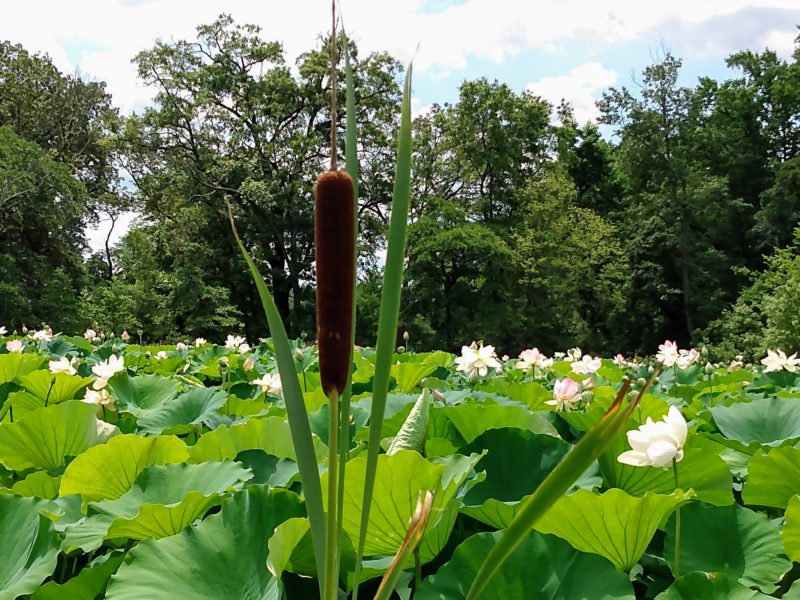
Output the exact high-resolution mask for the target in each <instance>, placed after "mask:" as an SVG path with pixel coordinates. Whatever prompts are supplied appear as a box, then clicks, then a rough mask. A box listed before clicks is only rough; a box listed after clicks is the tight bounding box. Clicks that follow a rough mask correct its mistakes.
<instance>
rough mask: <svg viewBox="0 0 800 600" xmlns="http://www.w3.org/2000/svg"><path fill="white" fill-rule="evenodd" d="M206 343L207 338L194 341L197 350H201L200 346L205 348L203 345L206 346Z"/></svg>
mask: <svg viewBox="0 0 800 600" xmlns="http://www.w3.org/2000/svg"><path fill="white" fill-rule="evenodd" d="M206 343H207V342H206V338H196V339H195V340H194V347H195V348H199V347H200V346H203V345H205V344H206Z"/></svg>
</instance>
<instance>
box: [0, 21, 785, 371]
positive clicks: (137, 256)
mask: <svg viewBox="0 0 800 600" xmlns="http://www.w3.org/2000/svg"><path fill="white" fill-rule="evenodd" d="M798 41H800V40H798ZM323 48H324V46H323V45H322V42H320V45H319V46H318V47H317V48H315V49H313V50H310V51H309V52H307V53H305V54H303V55H302V56H300V57H299V58H298V60H297V63H296V64H295V65H294V66H291V65H289V64H287V63H286V61H285V59H284V53H283V49H282V47H281V45H280V44H279V43H276V42H268V41H265V40H262V39H261V37H260V34H259V31H258V29H257V28H255V27H251V26H239V25H237V24H235V23H234V22H233V21H232V19H231V18H230V17H227V16H223V17H220V19H219V20H217V21H216V22H214V23H212V24H210V25H207V26H201V27H199V28H198V33H197V37H196V39H193V40H186V41H178V42H159V43H157V44H156V45H155V46H154V47H153V48H151V49H148V50H144V51H142V52H141V53H139V54H138V55H137V56H136V57H135V59H134V60H135V63H136V65H137V67H138V71H139V76H140V78H141V81H142V82H143V83H144V84H146V85H148V86H150V87H151V88H152V89H153V90H154V92H155V98H154V101H153V103H152V105H151V106H149V107H147V108H145V109H144V110H142V111H141V112H139V113H137V114H134V115H131V116H124V115H121V114H120V113H119V111H118V110H116V109H115V108H114V106H113V104H112V100H111V98H110V97H109V96H108V94H107V93H106V92H105V89H104V85H103V84H102V83H98V82H90V81H85V80H82V79H81V78H80V77H76V76H71V75H65V74H62V73H60V72H58V70H57V69H55V67H54V66H53V65H52V63H51V62H50V60H49V59H48V58H47V57H46V56H40V55H33V54H30V53H28V52H26V51H25V50H24V49H23V48H21V47H20V46H16V45H12V44H10V43H3V44H1V45H0V299H1V301H0V324H3V325H6V326H7V327H8V328H9V329H13V328H19V327H21V326H22V325H23V324H26V325H28V326H33V325H37V326H38V325H39V324H41V323H42V322H46V323H48V324H50V325H51V326H52V327H54V328H55V329H60V330H64V331H70V332H72V331H78V330H81V329H82V328H84V327H87V326H93V327H94V328H99V329H101V330H105V331H114V332H119V331H121V330H122V329H123V328H125V329H128V330H129V331H137V330H142V331H143V332H144V333H143V335H144V337H145V338H146V339H151V340H175V339H178V338H183V337H189V336H191V337H194V336H202V337H207V338H209V339H217V338H220V337H224V335H225V334H227V333H228V332H230V331H233V330H242V331H243V332H245V333H246V334H247V335H248V337H250V338H252V339H255V338H257V337H259V336H264V335H266V334H267V329H266V324H265V322H264V318H263V314H262V312H261V308H260V304H259V301H258V298H257V295H256V293H255V290H254V288H253V286H252V283H251V280H250V277H249V274H248V272H247V269H246V267H245V265H244V264H243V263H242V261H241V259H240V255H239V253H238V252H237V250H236V248H235V246H234V242H233V238H232V236H231V233H230V230H229V227H228V226H227V224H226V222H225V220H224V216H223V214H222V212H223V210H224V207H225V203H226V201H227V202H230V204H231V206H232V207H233V210H234V212H235V215H236V218H237V220H238V223H239V228H240V232H241V234H242V236H243V237H244V239H245V240H247V243H248V245H249V249H250V251H251V253H252V254H253V256H254V258H255V259H256V260H257V262H258V263H259V265H260V268H261V270H262V274H263V275H264V276H265V278H266V279H267V281H268V283H269V284H270V286H271V288H272V290H273V293H274V295H275V299H276V302H277V304H278V307H279V309H280V310H281V312H282V314H283V316H284V319H285V321H286V323H287V326H288V328H289V330H290V333H291V334H292V335H302V334H306V335H307V336H308V337H309V339H313V332H314V321H313V319H314V307H313V302H314V288H313V280H314V269H313V252H314V249H313V245H312V242H313V235H312V219H313V214H312V212H313V211H312V199H311V198H312V188H313V182H314V180H315V178H316V175H317V174H318V172H319V171H320V170H321V169H323V168H324V165H325V157H326V155H327V152H328V150H327V143H328V140H329V139H330V136H329V134H330V127H331V119H330V113H329V110H328V101H329V89H328V77H327V69H328V64H327V61H328V54H327V51H326V50H324V49H323ZM350 53H351V57H352V59H353V60H352V64H353V68H354V73H355V84H356V111H357V114H356V119H357V121H358V123H359V130H360V140H359V145H360V147H359V152H360V156H359V158H360V168H361V174H362V175H361V178H360V182H359V183H360V189H359V205H360V210H359V216H360V226H361V239H360V248H359V256H360V258H359V263H360V274H361V275H360V284H359V295H358V302H359V325H358V332H357V336H358V341H359V342H360V343H363V344H372V343H374V335H375V323H376V321H377V313H378V308H379V296H380V283H381V282H380V277H381V270H380V269H381V262H380V258H379V257H380V256H381V249H382V247H383V242H384V237H383V236H384V232H385V229H386V226H387V221H388V211H389V209H390V200H391V186H392V176H393V172H394V169H393V159H394V152H393V147H394V138H395V134H396V129H397V124H398V123H397V118H398V114H399V108H398V105H399V98H400V90H399V86H398V81H399V79H400V77H401V74H402V68H401V65H400V64H399V63H398V62H397V61H396V60H395V59H393V58H392V57H391V56H389V55H387V54H385V53H374V54H370V55H368V56H362V55H360V54H359V52H358V49H357V48H356V47H355V46H354V45H353V44H352V43H351V45H350ZM799 60H800V44H798V46H797V48H796V50H795V52H794V55H793V57H792V58H791V59H790V60H788V61H786V60H782V59H780V58H779V57H778V56H777V55H776V54H775V53H774V52H772V51H770V50H764V51H762V52H759V53H754V52H750V51H746V52H739V53H736V54H734V55H732V56H730V57H729V58H728V59H727V63H728V66H729V67H731V68H732V69H733V73H735V76H734V77H733V78H731V79H728V80H726V81H715V80H713V79H710V78H700V79H699V80H698V81H697V83H696V84H695V85H694V86H693V87H684V86H681V85H679V84H678V79H679V72H680V68H681V62H680V60H678V59H677V58H675V57H673V56H672V55H670V54H669V53H666V54H665V55H664V56H663V57H661V59H660V60H659V61H658V62H657V63H656V64H653V65H652V66H650V67H648V68H647V69H645V70H644V72H643V73H642V74H641V75H640V77H639V78H638V80H637V85H636V87H635V89H634V90H629V89H626V88H625V87H621V88H612V89H609V90H607V91H606V92H605V93H604V94H603V97H602V100H601V101H599V108H600V111H601V115H602V116H601V120H600V121H601V126H602V125H606V126H607V127H605V128H604V130H603V133H606V134H607V135H606V136H603V135H601V131H600V130H599V129H598V126H597V125H594V124H581V123H578V122H576V120H575V117H574V115H573V112H572V110H571V108H570V107H569V105H567V104H562V105H560V106H557V107H553V106H551V105H550V104H548V103H547V102H545V101H544V100H542V99H541V98H539V97H537V96H535V95H532V94H530V93H522V94H519V93H516V92H514V91H513V90H512V89H510V88H509V87H508V86H506V85H504V84H501V83H498V82H490V81H487V80H485V79H480V80H477V81H467V82H464V83H463V84H462V86H461V88H460V91H459V97H458V100H457V101H456V102H455V103H453V104H445V105H435V106H433V107H432V108H431V110H430V111H428V112H427V113H425V114H424V115H421V116H419V117H417V118H416V120H415V122H414V134H415V135H414V165H413V177H414V180H413V200H412V202H413V206H412V221H411V226H410V230H409V240H408V262H407V280H406V284H405V288H404V296H403V309H402V310H403V312H402V315H401V327H402V328H403V330H406V331H408V332H409V345H410V346H411V347H413V348H414V349H417V350H422V349H431V348H442V349H448V350H454V349H456V348H457V347H459V346H460V345H461V344H463V343H468V342H470V341H471V340H473V339H481V338H482V339H485V340H486V341H487V342H491V343H493V344H494V345H496V346H498V347H499V349H500V350H501V351H502V352H507V353H509V354H514V353H516V352H518V351H519V350H520V349H522V348H523V347H528V346H531V345H538V346H539V347H540V348H541V349H543V350H546V351H548V352H549V351H553V350H557V349H564V348H566V347H569V346H574V345H579V346H581V347H583V348H584V349H585V350H592V351H594V352H618V351H622V352H626V353H631V352H651V351H652V350H653V348H655V347H656V345H657V344H658V343H660V342H661V341H663V340H664V339H665V338H670V339H673V338H674V339H677V340H678V341H679V342H680V343H681V344H689V343H695V344H698V343H704V344H707V345H710V346H711V347H712V348H713V349H715V351H716V353H717V354H719V355H720V356H722V355H726V356H727V355H734V354H738V353H747V354H748V355H750V356H755V355H758V354H760V353H762V352H763V351H764V350H765V349H766V348H767V347H775V346H779V347H783V348H785V349H787V350H797V349H800V317H799V316H798V315H800V312H798V310H797V305H798V302H800V229H798V225H800V62H799ZM343 93H344V92H343V90H342V91H341V94H342V98H341V101H340V102H339V105H340V107H342V106H344V98H343ZM344 118H345V115H344V113H343V111H340V115H339V122H338V123H337V124H336V126H337V127H339V128H342V127H343V123H344ZM340 139H343V136H340ZM129 210H133V211H135V212H137V214H138V215H139V218H138V220H137V223H136V225H135V226H134V227H133V228H132V229H131V230H130V231H129V232H128V233H127V234H126V235H125V237H124V238H123V239H122V241H121V242H120V243H119V244H118V245H116V246H115V247H110V246H109V245H108V244H106V247H105V248H104V250H103V251H101V252H99V253H97V254H94V255H91V256H87V253H86V240H85V237H84V229H85V227H86V225H87V224H90V223H94V222H96V221H97V220H99V219H111V220H112V221H113V220H116V219H117V218H118V217H119V215H121V214H122V213H123V212H125V211H129Z"/></svg>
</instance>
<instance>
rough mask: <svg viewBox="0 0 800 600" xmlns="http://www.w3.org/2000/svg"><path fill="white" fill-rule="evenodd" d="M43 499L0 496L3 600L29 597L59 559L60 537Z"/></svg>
mask: <svg viewBox="0 0 800 600" xmlns="http://www.w3.org/2000/svg"><path fill="white" fill-rule="evenodd" d="M42 506H43V503H42V501H41V500H36V499H34V498H22V497H20V496H0V557H2V558H1V559H0V600H14V599H15V598H16V597H17V596H22V595H25V594H30V593H31V592H33V591H34V590H35V589H36V588H37V587H39V584H40V583H41V582H42V581H43V580H44V579H45V578H46V577H49V576H50V575H51V574H52V573H53V571H54V570H55V568H56V561H57V560H58V537H57V536H56V532H55V526H54V525H53V522H52V521H51V520H50V519H47V518H46V517H44V516H42V515H41V514H40V512H39V510H40V508H41V507H42Z"/></svg>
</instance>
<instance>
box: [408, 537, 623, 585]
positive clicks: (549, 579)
mask: <svg viewBox="0 0 800 600" xmlns="http://www.w3.org/2000/svg"><path fill="white" fill-rule="evenodd" d="M502 534H503V532H502V531H496V532H493V533H478V534H476V535H473V536H472V537H470V538H468V539H467V540H466V541H464V542H463V543H461V544H460V545H459V546H458V547H457V548H456V549H455V551H454V552H453V557H452V558H451V559H450V561H449V562H448V563H447V564H445V565H444V566H443V567H441V568H440V569H439V570H438V571H437V572H436V573H435V574H434V575H430V576H429V577H427V578H426V579H425V581H423V582H422V585H421V586H420V587H419V589H418V590H417V592H416V593H415V594H414V599H415V600H444V599H446V600H463V599H464V598H466V596H467V590H468V589H469V587H470V585H471V584H472V581H473V580H474V579H475V575H477V573H478V569H479V568H480V566H481V565H482V564H483V561H484V560H485V559H486V556H487V554H489V551H490V550H491V549H492V547H493V546H494V545H495V544H496V543H497V541H498V540H499V539H500V536H501V535H502ZM529 598H547V599H548V600H576V599H578V598H580V599H581V600H634V598H635V596H634V594H633V588H632V586H631V582H630V581H629V579H628V576H627V575H625V574H623V573H620V572H618V571H616V570H615V569H614V566H613V565H612V564H611V563H610V562H608V561H607V560H605V559H604V558H600V557H599V556H595V555H593V554H584V553H583V552H580V551H578V550H576V549H575V548H573V547H572V546H570V545H569V544H568V543H567V542H565V541H564V540H561V539H559V538H557V537H555V536H551V535H542V534H540V533H536V532H531V533H530V534H529V535H528V537H526V538H525V539H524V541H523V542H522V544H520V546H519V547H518V548H517V549H516V550H515V551H514V553H513V554H512V555H511V556H510V557H509V559H508V560H507V561H506V562H505V563H503V566H502V567H501V568H500V570H499V571H498V572H497V574H496V575H495V576H494V577H493V578H492V581H491V583H490V584H489V585H488V586H487V587H486V589H485V591H484V592H483V594H481V600H528V599H529Z"/></svg>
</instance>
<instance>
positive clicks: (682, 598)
mask: <svg viewBox="0 0 800 600" xmlns="http://www.w3.org/2000/svg"><path fill="white" fill-rule="evenodd" d="M771 597H772V596H767V595H766V594H762V593H761V592H757V591H755V590H751V589H750V588H748V587H745V586H743V585H742V584H741V583H739V582H737V581H736V580H735V579H731V578H730V577H728V576H727V575H725V573H703V572H702V571H696V572H694V573H689V574H688V575H684V576H683V577H681V578H680V579H678V580H676V581H675V582H674V583H673V584H672V585H671V586H669V588H668V589H667V590H665V591H663V592H661V593H660V594H659V595H658V596H656V600H769V598H771ZM784 598H785V596H784Z"/></svg>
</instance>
